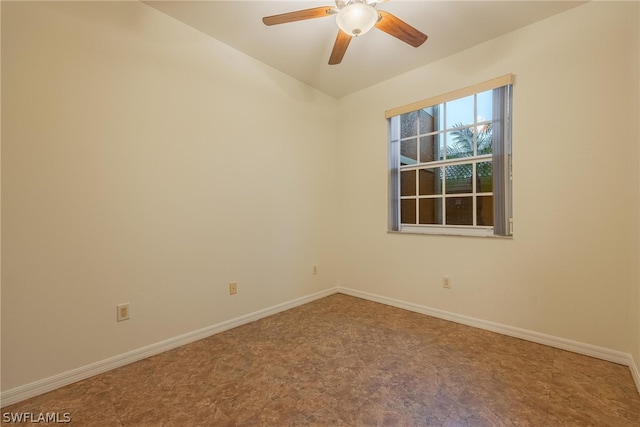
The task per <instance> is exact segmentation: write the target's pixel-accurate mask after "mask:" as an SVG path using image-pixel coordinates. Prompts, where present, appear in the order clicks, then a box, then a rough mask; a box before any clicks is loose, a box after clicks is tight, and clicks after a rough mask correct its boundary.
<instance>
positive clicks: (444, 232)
mask: <svg viewBox="0 0 640 427" xmlns="http://www.w3.org/2000/svg"><path fill="white" fill-rule="evenodd" d="M387 233H389V234H423V235H431V236H462V237H488V238H494V239H507V240H512V239H513V235H510V236H498V235H495V234H493V228H468V227H411V226H404V227H402V229H401V230H387Z"/></svg>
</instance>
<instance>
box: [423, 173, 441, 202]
mask: <svg viewBox="0 0 640 427" xmlns="http://www.w3.org/2000/svg"><path fill="white" fill-rule="evenodd" d="M418 178H419V182H418V194H420V195H421V196H432V195H435V194H442V168H426V169H420V170H419V171H418Z"/></svg>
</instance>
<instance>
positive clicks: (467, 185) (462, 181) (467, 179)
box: [444, 163, 473, 194]
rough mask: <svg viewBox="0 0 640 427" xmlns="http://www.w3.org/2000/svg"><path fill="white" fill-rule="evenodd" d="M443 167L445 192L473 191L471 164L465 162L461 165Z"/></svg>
mask: <svg viewBox="0 0 640 427" xmlns="http://www.w3.org/2000/svg"><path fill="white" fill-rule="evenodd" d="M444 169H445V184H444V186H445V190H444V191H445V193H446V194H459V193H471V192H472V191H473V187H472V185H471V184H472V181H471V180H472V179H473V165H472V164H471V163H465V164H463V165H454V166H447V167H445V168H444Z"/></svg>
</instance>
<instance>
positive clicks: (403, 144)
mask: <svg viewBox="0 0 640 427" xmlns="http://www.w3.org/2000/svg"><path fill="white" fill-rule="evenodd" d="M417 162H418V140H417V139H416V138H413V139H407V140H404V141H400V165H415V164H416V163H417Z"/></svg>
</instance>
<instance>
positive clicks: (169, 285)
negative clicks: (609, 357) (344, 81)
mask: <svg viewBox="0 0 640 427" xmlns="http://www.w3.org/2000/svg"><path fill="white" fill-rule="evenodd" d="M2 8H3V10H2V18H3V22H2V31H3V34H2V67H3V68H2V113H3V116H2V121H3V125H4V126H3V128H2V162H3V163H2V206H3V211H2V229H3V234H2V250H3V253H2V256H3V258H2V389H3V390H7V389H11V388H14V387H16V386H19V385H24V384H26V383H30V382H33V381H35V380H39V379H43V378H47V377H50V376H52V375H54V374H58V373H62V372H66V371H68V370H71V369H73V368H77V367H81V366H84V365H86V364H88V363H91V362H95V361H100V360H103V359H106V358H108V357H110V356H114V355H119V354H122V353H125V352H127V351H130V350H133V349H137V348H140V347H143V346H145V345H149V344H152V343H157V342H159V341H162V340H165V339H168V338H172V337H175V336H178V335H180V334H184V333H187V332H191V331H194V330H197V329H199V328H203V327H205V326H209V325H212V324H215V323H218V322H221V321H224V320H228V319H231V318H234V317H237V316H240V315H242V314H246V313H251V312H254V311H256V310H259V309H261V308H264V307H270V306H273V305H275V304H279V303H282V302H285V301H290V300H292V299H294V298H297V297H300V296H306V295H309V294H311V293H313V292H316V291H319V290H322V289H327V288H329V287H332V286H335V285H336V284H337V276H336V274H335V268H334V266H335V265H336V261H335V259H334V255H333V251H332V249H333V245H334V241H335V238H334V235H333V233H334V230H335V228H336V225H335V214H336V212H337V209H336V201H337V197H336V196H335V189H336V184H337V180H336V177H335V174H333V173H328V172H327V171H328V170H329V169H330V168H329V167H328V165H332V164H335V163H336V161H337V160H336V154H337V149H336V144H337V131H336V120H337V116H336V113H337V111H336V101H335V100H334V99H332V98H329V97H327V96H325V95H323V94H321V93H319V92H317V91H315V90H312V89H311V88H309V87H308V86H305V85H303V84H301V83H299V82H297V81H295V80H293V79H291V78H289V77H287V76H285V75H283V74H281V73H279V72H276V71H274V70H273V69H270V68H268V67H266V66H264V65H263V64H261V63H259V62H257V61H255V60H252V59H250V58H248V57H246V56H244V55H242V54H240V53H238V52H237V51H235V50H232V49H230V48H228V47H227V46H225V45H223V44H221V43H218V42H216V41H215V40H212V39H211V38H210V37H208V36H205V35H203V34H201V33H200V32H198V31H196V30H193V29H191V28H189V27H187V26H185V25H184V24H182V23H179V22H177V21H175V20H173V19H171V18H169V17H167V16H165V15H163V14H162V13H160V12H158V11H157V10H155V9H152V8H150V7H148V6H146V5H144V4H141V3H138V2H117V3H112V2H106V3H93V2H75V3H67V4H61V3H44V4H38V3H28V2H27V3H25V2H20V3H15V4H14V3H6V2H3V4H2ZM314 264H317V265H318V267H319V274H318V275H316V276H314V275H312V265H314ZM231 281H237V282H238V286H239V293H238V295H236V296H234V297H230V296H229V295H228V290H227V285H228V283H229V282H231ZM127 301H128V302H130V303H131V314H132V319H131V320H130V321H128V322H123V323H116V321H115V318H116V309H115V307H116V304H118V303H122V302H127Z"/></svg>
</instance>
